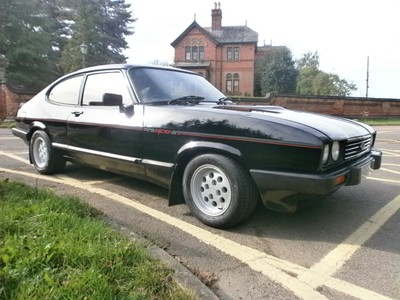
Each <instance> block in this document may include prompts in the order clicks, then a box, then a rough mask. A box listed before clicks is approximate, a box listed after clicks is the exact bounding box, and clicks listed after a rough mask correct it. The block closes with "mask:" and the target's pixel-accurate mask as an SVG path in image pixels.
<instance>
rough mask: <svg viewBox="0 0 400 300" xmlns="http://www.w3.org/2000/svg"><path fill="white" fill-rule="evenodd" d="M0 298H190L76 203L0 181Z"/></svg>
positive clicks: (162, 269) (137, 248) (140, 250)
mask: <svg viewBox="0 0 400 300" xmlns="http://www.w3.org/2000/svg"><path fill="white" fill-rule="evenodd" d="M0 211H1V218H0V299H195V296H194V295H193V293H192V292H190V291H187V290H184V289H182V288H181V287H180V286H179V285H178V284H177V283H176V282H175V281H174V280H173V278H172V274H173V271H172V270H171V269H169V268H167V267H166V266H165V265H164V264H163V263H162V262H160V261H158V260H155V259H153V258H151V257H150V255H149V254H148V253H147V251H146V248H145V247H144V246H143V245H141V244H138V243H132V242H131V241H129V240H128V239H127V238H126V237H125V236H123V235H122V234H121V233H119V232H117V231H115V230H113V229H111V228H110V227H109V226H108V225H107V224H106V223H105V222H104V221H103V220H101V219H100V218H98V217H96V216H98V213H97V212H96V211H95V210H94V209H93V208H91V207H90V206H88V205H86V204H84V203H83V202H81V201H79V200H78V199H76V198H72V197H59V196H56V195H54V194H53V193H52V192H50V191H47V190H38V189H35V188H32V187H29V186H26V185H24V184H22V183H19V182H8V181H7V180H1V181H0Z"/></svg>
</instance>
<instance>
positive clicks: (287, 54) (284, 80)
mask: <svg viewBox="0 0 400 300" xmlns="http://www.w3.org/2000/svg"><path fill="white" fill-rule="evenodd" d="M259 64H260V65H259V67H258V70H257V71H256V84H258V85H259V91H260V93H261V95H265V94H266V93H293V92H294V91H295V89H296V77H297V70H296V68H295V62H294V60H293V57H292V53H291V51H290V50H289V48H287V47H273V48H272V49H271V51H270V52H269V53H268V54H267V55H265V57H263V58H262V59H261V61H260V62H259Z"/></svg>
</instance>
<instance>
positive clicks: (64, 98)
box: [48, 76, 83, 105]
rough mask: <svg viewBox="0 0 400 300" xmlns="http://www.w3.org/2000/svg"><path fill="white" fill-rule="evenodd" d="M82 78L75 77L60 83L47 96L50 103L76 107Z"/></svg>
mask: <svg viewBox="0 0 400 300" xmlns="http://www.w3.org/2000/svg"><path fill="white" fill-rule="evenodd" d="M82 78H83V76H75V77H72V78H68V79H66V80H63V81H61V82H60V83H58V84H57V85H56V86H54V87H53V88H52V89H51V90H50V93H49V95H48V97H49V99H50V101H53V102H57V103H60V104H67V105H77V104H78V100H79V90H80V88H81V83H82Z"/></svg>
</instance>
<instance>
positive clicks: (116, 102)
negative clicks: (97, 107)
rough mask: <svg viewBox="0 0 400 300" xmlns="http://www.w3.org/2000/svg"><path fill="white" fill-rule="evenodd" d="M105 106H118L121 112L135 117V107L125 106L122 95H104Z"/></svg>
mask: <svg viewBox="0 0 400 300" xmlns="http://www.w3.org/2000/svg"><path fill="white" fill-rule="evenodd" d="M103 105H104V106H118V107H119V111H120V112H121V113H122V112H123V113H125V114H127V115H133V105H132V104H131V105H127V106H125V105H124V104H123V102H122V95H118V94H112V93H105V94H104V95H103Z"/></svg>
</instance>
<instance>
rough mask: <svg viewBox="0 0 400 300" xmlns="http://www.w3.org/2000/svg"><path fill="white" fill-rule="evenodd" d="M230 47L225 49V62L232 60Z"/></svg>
mask: <svg viewBox="0 0 400 300" xmlns="http://www.w3.org/2000/svg"><path fill="white" fill-rule="evenodd" d="M232 57H233V55H232V47H228V48H226V60H232Z"/></svg>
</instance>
